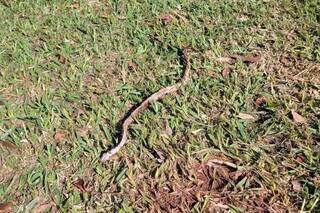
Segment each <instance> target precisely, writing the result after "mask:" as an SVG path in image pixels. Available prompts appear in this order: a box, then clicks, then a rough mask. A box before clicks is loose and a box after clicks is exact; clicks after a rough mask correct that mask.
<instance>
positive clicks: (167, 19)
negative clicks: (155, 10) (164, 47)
mask: <svg viewBox="0 0 320 213" xmlns="http://www.w3.org/2000/svg"><path fill="white" fill-rule="evenodd" d="M172 18H173V17H172V15H171V14H166V15H163V16H162V17H161V18H160V20H161V22H162V24H163V25H168V24H170V23H171V21H172Z"/></svg>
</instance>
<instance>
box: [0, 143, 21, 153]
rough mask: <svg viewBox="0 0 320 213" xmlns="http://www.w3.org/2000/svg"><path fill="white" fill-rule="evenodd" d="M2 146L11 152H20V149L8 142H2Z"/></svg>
mask: <svg viewBox="0 0 320 213" xmlns="http://www.w3.org/2000/svg"><path fill="white" fill-rule="evenodd" d="M0 145H1V146H2V147H4V148H6V149H7V150H9V151H14V152H16V151H17V150H18V147H17V146H16V145H15V144H13V143H10V142H8V141H0Z"/></svg>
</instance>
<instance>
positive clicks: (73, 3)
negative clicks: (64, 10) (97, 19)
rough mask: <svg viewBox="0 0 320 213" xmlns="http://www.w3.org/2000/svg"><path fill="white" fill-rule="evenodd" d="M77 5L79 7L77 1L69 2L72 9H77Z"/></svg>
mask: <svg viewBox="0 0 320 213" xmlns="http://www.w3.org/2000/svg"><path fill="white" fill-rule="evenodd" d="M79 7H80V4H79V3H78V2H75V1H74V2H72V3H71V8H72V9H78V8H79Z"/></svg>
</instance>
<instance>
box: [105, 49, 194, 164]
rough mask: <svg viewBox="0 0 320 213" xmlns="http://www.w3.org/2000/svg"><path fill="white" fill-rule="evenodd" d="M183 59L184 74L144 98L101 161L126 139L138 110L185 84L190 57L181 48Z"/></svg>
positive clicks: (107, 157) (125, 121) (108, 157)
mask: <svg viewBox="0 0 320 213" xmlns="http://www.w3.org/2000/svg"><path fill="white" fill-rule="evenodd" d="M183 59H184V66H185V69H184V74H183V77H182V78H181V80H180V81H179V82H178V83H176V84H174V85H172V86H168V87H164V88H162V89H160V90H159V91H158V92H156V93H154V94H152V95H151V96H149V97H148V98H147V99H146V100H144V101H143V102H142V103H141V104H140V105H139V106H138V107H137V108H136V109H135V110H134V111H133V112H132V113H131V114H130V115H129V116H128V117H127V118H126V119H125V120H124V122H123V123H122V136H121V141H120V143H119V144H118V145H116V146H115V147H114V148H112V149H111V150H109V151H107V152H105V153H103V154H102V156H101V161H102V162H105V161H107V160H109V159H110V157H112V156H113V155H115V154H116V153H117V152H118V151H119V150H120V149H121V148H122V147H123V146H124V145H125V144H126V143H127V141H128V127H129V125H130V124H131V123H132V122H133V121H134V118H135V116H137V115H138V114H139V113H140V112H142V111H143V110H145V109H146V108H147V107H148V106H149V105H150V103H151V102H155V101H158V100H159V99H161V98H162V97H163V96H165V95H167V94H172V93H175V92H176V91H177V90H178V89H179V88H180V87H181V86H183V85H185V84H186V83H187V81H188V80H189V73H190V68H191V64H190V58H189V54H188V50H187V49H184V50H183Z"/></svg>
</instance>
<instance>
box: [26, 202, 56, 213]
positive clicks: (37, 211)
mask: <svg viewBox="0 0 320 213" xmlns="http://www.w3.org/2000/svg"><path fill="white" fill-rule="evenodd" d="M52 206H53V204H52V203H49V202H44V203H39V204H38V205H36V206H35V207H34V208H33V209H32V210H31V213H43V212H47V210H48V209H49V208H51V207H52Z"/></svg>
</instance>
